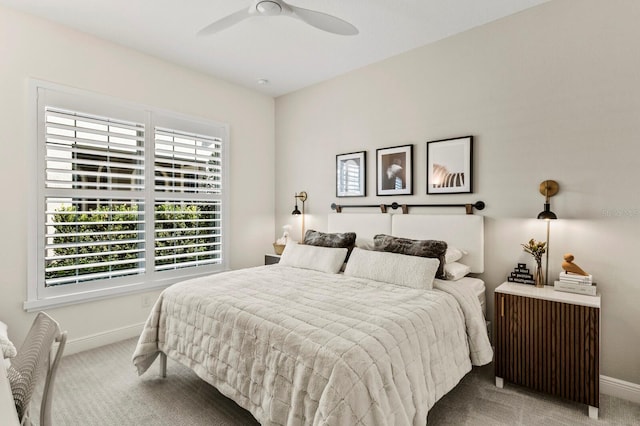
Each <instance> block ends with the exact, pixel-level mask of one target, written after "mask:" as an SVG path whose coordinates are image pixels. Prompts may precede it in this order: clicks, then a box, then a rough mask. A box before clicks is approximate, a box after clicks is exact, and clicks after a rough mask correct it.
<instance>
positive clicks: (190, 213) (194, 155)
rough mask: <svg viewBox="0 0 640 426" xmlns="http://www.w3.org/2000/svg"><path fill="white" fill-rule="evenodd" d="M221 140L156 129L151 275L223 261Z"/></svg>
mask: <svg viewBox="0 0 640 426" xmlns="http://www.w3.org/2000/svg"><path fill="white" fill-rule="evenodd" d="M221 161H222V140H221V139H220V138H215V137H208V136H205V135H198V134H193V133H186V132H180V131H177V130H172V129H166V128H161V127H156V128H155V180H156V181H155V190H156V193H157V195H156V197H157V198H156V202H155V221H154V223H155V228H154V232H155V237H154V245H155V269H156V270H157V271H163V270H167V269H178V268H185V267H192V266H201V265H207V264H219V263H221V261H222V226H221V220H222V216H221V213H222V209H221V202H220V199H219V194H221V192H222V162H221Z"/></svg>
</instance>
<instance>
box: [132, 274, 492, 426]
mask: <svg viewBox="0 0 640 426" xmlns="http://www.w3.org/2000/svg"><path fill="white" fill-rule="evenodd" d="M159 351H162V352H164V353H165V354H167V356H168V357H169V358H172V359H174V360H176V361H178V362H180V363H182V364H184V365H186V366H187V367H189V368H191V369H192V370H194V371H195V372H196V374H197V375H198V376H200V377H201V378H202V379H204V380H205V381H207V382H208V383H210V384H212V385H213V386H215V387H216V388H217V389H218V390H219V391H220V392H221V393H223V394H224V395H226V396H228V397H230V398H231V399H233V400H234V401H236V402H237V403H238V404H239V405H240V406H242V407H244V408H246V409H247V410H249V411H250V412H251V413H252V414H253V415H254V416H255V418H256V419H257V420H258V421H259V422H260V423H261V424H263V425H421V426H422V425H424V424H425V423H426V419H427V412H428V410H429V408H431V407H432V406H433V404H435V402H436V401H437V400H438V399H439V398H441V397H442V396H443V395H444V394H446V393H447V392H448V391H449V390H451V389H452V388H453V387H454V386H455V385H456V384H457V383H458V382H459V381H460V379H461V378H462V377H463V376H464V375H465V374H466V373H467V372H469V371H470V370H471V366H472V364H474V365H482V364H486V363H488V362H490V361H491V359H492V355H493V354H492V350H491V346H490V343H489V339H488V337H487V333H486V327H485V323H484V319H483V317H482V312H481V308H480V303H479V301H478V299H477V297H475V295H474V294H473V292H472V291H469V292H466V291H465V289H464V288H460V286H457V287H456V286H454V285H451V284H448V283H447V282H445V281H440V280H436V281H435V283H434V290H416V289H411V288H406V287H400V286H396V285H392V284H385V283H381V282H376V281H370V280H365V279H358V278H352V277H345V276H343V275H342V274H325V273H322V272H315V271H311V270H305V269H298V268H293V267H287V266H282V265H273V266H261V267H257V268H249V269H244V270H238V271H230V272H225V273H222V274H215V275H211V276H207V277H203V278H197V279H193V280H189V281H184V282H182V283H179V284H175V285H173V286H171V287H169V288H167V289H166V290H165V291H164V292H163V293H162V294H161V296H160V298H159V299H158V301H157V302H156V304H155V305H154V307H153V309H152V312H151V314H150V316H149V318H148V319H147V322H146V325H145V327H144V330H143V333H142V335H141V336H140V339H139V342H138V345H137V347H136V350H135V353H134V355H133V363H134V365H135V366H136V367H137V369H138V373H139V374H142V373H144V372H145V371H146V370H147V369H148V368H149V366H150V365H151V364H152V363H153V361H154V359H155V358H156V357H157V355H158V353H159Z"/></svg>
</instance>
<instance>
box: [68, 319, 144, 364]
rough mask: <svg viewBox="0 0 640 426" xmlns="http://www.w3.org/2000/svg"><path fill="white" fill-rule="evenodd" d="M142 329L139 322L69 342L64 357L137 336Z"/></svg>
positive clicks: (141, 324)
mask: <svg viewBox="0 0 640 426" xmlns="http://www.w3.org/2000/svg"><path fill="white" fill-rule="evenodd" d="M143 327H144V323H143V322H141V323H139V324H132V325H127V326H124V327H120V328H115V329H113V330H107V331H103V332H101V333H95V334H90V335H88V336H84V337H79V338H77V339H72V340H69V341H67V345H66V346H65V349H64V354H65V356H66V355H71V354H75V353H78V352H82V351H87V350H89V349H94V348H98V347H100V346H104V345H109V344H111V343H116V342H120V341H122V340H126V339H130V338H132V337H136V336H139V335H140V333H142V328H143Z"/></svg>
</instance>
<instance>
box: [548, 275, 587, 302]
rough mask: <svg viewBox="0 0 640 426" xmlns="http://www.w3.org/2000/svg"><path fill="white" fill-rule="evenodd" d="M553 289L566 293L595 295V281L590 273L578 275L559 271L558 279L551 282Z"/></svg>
mask: <svg viewBox="0 0 640 426" xmlns="http://www.w3.org/2000/svg"><path fill="white" fill-rule="evenodd" d="M553 289H554V290H557V291H565V292H568V293H577V294H586V295H589V296H595V295H596V283H594V282H593V277H592V276H591V275H578V274H572V273H570V272H565V271H562V272H560V279H559V280H558V281H556V282H554V284H553Z"/></svg>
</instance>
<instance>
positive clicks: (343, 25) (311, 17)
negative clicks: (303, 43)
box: [287, 4, 358, 35]
mask: <svg viewBox="0 0 640 426" xmlns="http://www.w3.org/2000/svg"><path fill="white" fill-rule="evenodd" d="M287 6H289V8H291V13H290V16H293V17H294V18H298V19H300V20H302V21H304V22H306V23H307V24H309V25H311V26H313V27H316V28H318V29H320V30H323V31H327V32H330V33H333V34H339V35H356V34H358V29H357V28H356V27H354V26H353V25H351V24H350V23H348V22H347V21H343V20H342V19H340V18H336V17H335V16H332V15H327V14H326V13H322V12H318V11H315V10H309V9H303V8H301V7H297V6H292V5H290V4H287Z"/></svg>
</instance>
